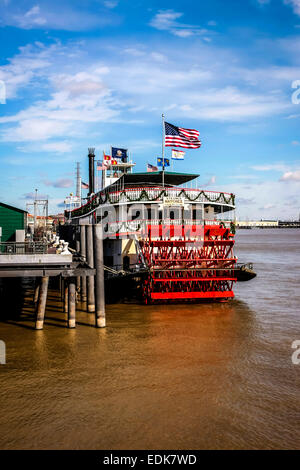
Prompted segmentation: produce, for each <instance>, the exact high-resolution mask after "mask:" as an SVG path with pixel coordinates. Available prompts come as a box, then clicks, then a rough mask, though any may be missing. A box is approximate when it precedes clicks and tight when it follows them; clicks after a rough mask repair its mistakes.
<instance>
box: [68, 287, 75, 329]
mask: <svg viewBox="0 0 300 470" xmlns="http://www.w3.org/2000/svg"><path fill="white" fill-rule="evenodd" d="M68 300H69V302H68V303H69V308H68V327H69V328H75V327H76V285H75V279H71V280H70V282H69V296H68Z"/></svg>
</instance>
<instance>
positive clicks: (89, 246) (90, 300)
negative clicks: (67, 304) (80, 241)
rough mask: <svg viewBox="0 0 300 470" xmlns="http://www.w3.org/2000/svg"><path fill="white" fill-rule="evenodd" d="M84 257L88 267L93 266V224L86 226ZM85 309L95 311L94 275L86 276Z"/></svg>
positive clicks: (90, 311)
mask: <svg viewBox="0 0 300 470" xmlns="http://www.w3.org/2000/svg"><path fill="white" fill-rule="evenodd" d="M86 257H87V263H88V265H89V266H90V268H94V246H93V226H92V225H91V224H90V225H87V226H86ZM87 311H88V312H89V313H93V312H95V291H94V276H88V277H87Z"/></svg>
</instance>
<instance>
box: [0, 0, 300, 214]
mask: <svg viewBox="0 0 300 470" xmlns="http://www.w3.org/2000/svg"><path fill="white" fill-rule="evenodd" d="M0 44H1V56H0V57H1V59H0V80H1V82H0V85H1V87H0V101H1V96H2V104H1V103H0V200H1V201H2V202H6V203H8V204H14V205H16V206H19V207H24V208H25V206H26V203H27V202H30V197H31V195H32V193H33V192H34V189H35V188H38V189H39V193H40V195H49V198H50V211H51V212H52V213H53V212H57V211H58V210H61V208H60V206H59V205H60V204H61V202H62V201H63V199H64V197H65V196H66V195H67V194H69V193H70V192H71V191H74V174H75V162H77V161H79V162H81V165H82V172H83V179H86V180H87V173H88V171H87V148H88V147H95V148H96V153H97V157H99V159H100V158H101V154H102V151H103V150H106V151H108V150H109V148H110V145H113V146H120V147H125V148H129V151H130V153H131V156H132V158H133V159H134V161H136V163H137V165H136V169H137V170H138V171H143V170H145V169H146V164H147V162H149V163H155V161H156V157H157V156H159V155H160V152H161V114H162V112H163V113H165V116H166V120H167V121H169V122H171V123H173V124H177V125H180V126H182V127H189V128H196V129H198V130H199V131H200V136H201V139H202V142H203V146H202V148H201V149H199V150H190V151H187V153H186V159H185V161H184V162H176V163H175V166H174V170H175V171H189V172H195V173H199V174H200V175H201V176H200V183H201V185H202V186H203V187H204V188H206V189H211V190H224V191H228V192H234V193H235V194H236V195H237V202H238V216H239V217H242V218H244V217H249V218H254V217H255V218H292V219H293V218H298V216H299V212H300V191H299V190H300V132H299V122H300V104H294V103H293V102H292V99H291V98H292V93H293V92H294V91H295V90H293V89H292V83H293V82H294V81H295V80H300V55H299V50H300V0H243V2H241V1H240V0H227V1H226V2H225V1H224V0H211V1H210V2H207V1H198V2H194V1H191V0H186V1H184V2H183V1H172V2H169V1H159V2H158V1H148V2H146V1H141V0H130V1H129V0H80V1H79V0H72V1H71V0H60V1H57V0H52V1H49V0H44V1H31V0H18V1H12V0H0ZM299 83H300V82H299ZM4 87H5V89H6V102H5V103H4V102H3V101H4V100H3V90H4ZM1 91H2V95H1ZM299 96H300V94H299ZM168 152H170V149H167V153H168Z"/></svg>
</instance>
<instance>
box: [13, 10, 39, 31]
mask: <svg viewBox="0 0 300 470" xmlns="http://www.w3.org/2000/svg"><path fill="white" fill-rule="evenodd" d="M14 19H15V21H16V24H17V25H18V26H19V28H23V29H31V28H34V27H38V26H43V25H45V24H46V23H47V20H46V18H44V17H43V16H42V15H41V11H40V7H39V5H35V6H34V7H32V8H31V9H30V10H28V11H27V12H26V13H25V14H23V15H16V16H15V17H14Z"/></svg>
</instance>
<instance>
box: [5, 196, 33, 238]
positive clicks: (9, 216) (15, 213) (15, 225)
mask: <svg viewBox="0 0 300 470" xmlns="http://www.w3.org/2000/svg"><path fill="white" fill-rule="evenodd" d="M26 226H27V212H26V211H24V210H22V209H18V208H17V207H13V206H9V205H8V204H4V203H3V202H0V241H1V242H13V241H24V238H25V230H26Z"/></svg>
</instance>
